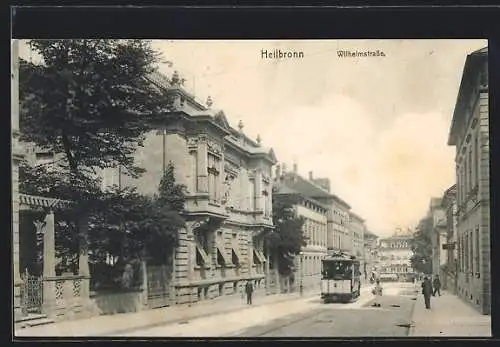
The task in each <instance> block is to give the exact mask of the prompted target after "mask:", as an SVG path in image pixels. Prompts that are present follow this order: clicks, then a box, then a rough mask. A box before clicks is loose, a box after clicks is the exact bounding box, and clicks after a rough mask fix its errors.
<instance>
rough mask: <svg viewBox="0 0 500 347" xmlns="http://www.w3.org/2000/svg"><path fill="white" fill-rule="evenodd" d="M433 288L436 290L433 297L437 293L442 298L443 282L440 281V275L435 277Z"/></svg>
mask: <svg viewBox="0 0 500 347" xmlns="http://www.w3.org/2000/svg"><path fill="white" fill-rule="evenodd" d="M432 286H433V287H434V290H433V291H432V296H436V293H438V295H439V296H441V280H440V279H439V275H436V276H435V277H434V281H433V283H432Z"/></svg>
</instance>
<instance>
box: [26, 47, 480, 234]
mask: <svg viewBox="0 0 500 347" xmlns="http://www.w3.org/2000/svg"><path fill="white" fill-rule="evenodd" d="M486 45H487V41H486V40H436V39H433V40H296V41H295V40H293V41H292V40H279V41H253V40H240V41H228V40H225V41H217V40H209V41H208V40H207V41H198V40H181V41H177V40H175V41H171V40H161V41H154V42H153V46H154V47H155V48H157V49H158V50H159V51H161V52H162V54H163V58H164V59H165V61H171V62H172V63H173V66H171V67H170V66H169V64H166V63H165V64H162V65H161V70H162V71H163V72H164V73H166V74H171V73H172V72H173V71H174V70H177V71H178V72H179V74H180V75H181V76H182V77H184V78H185V79H186V80H187V81H186V84H185V87H186V89H187V90H188V91H190V92H192V93H194V94H195V95H196V97H197V99H198V100H199V101H200V102H205V100H206V99H207V97H208V96H211V98H212V100H213V103H214V104H213V106H212V108H217V109H222V110H224V113H225V114H226V116H227V118H228V121H229V123H230V124H231V125H232V126H234V127H236V126H237V124H238V122H239V121H240V120H241V121H242V122H243V124H244V128H243V131H244V132H245V134H246V135H247V136H249V137H250V138H254V139H255V138H257V135H260V137H261V138H262V144H263V145H264V146H268V147H272V148H273V149H274V151H275V154H276V156H277V158H278V160H279V162H280V163H285V164H286V166H287V168H288V170H291V169H292V167H293V163H296V164H297V166H298V172H299V174H301V175H303V176H304V177H308V173H309V171H312V172H313V175H314V177H316V178H319V177H328V178H329V179H330V181H331V187H332V192H333V193H334V194H336V195H338V196H340V197H341V198H342V199H343V200H345V201H347V202H348V203H349V204H350V205H351V206H352V211H353V212H355V213H356V214H358V215H360V216H361V217H363V218H364V219H365V220H366V224H367V228H368V229H369V230H370V231H372V232H374V233H375V234H377V235H379V236H388V235H391V234H392V233H393V232H394V229H395V228H396V227H401V228H405V229H406V228H407V227H414V226H415V225H416V224H417V222H418V220H419V219H420V218H422V217H423V216H424V215H425V213H426V211H427V208H428V205H429V202H430V198H431V197H434V196H436V197H439V196H442V194H443V193H444V191H445V190H446V189H447V188H448V187H450V186H451V185H452V184H453V183H454V180H455V172H454V168H455V164H454V148H453V147H450V146H447V140H448V134H449V128H450V123H451V118H452V115H453V109H454V106H455V101H456V98H457V93H458V87H459V85H460V80H461V76H462V70H463V65H464V62H465V59H466V57H467V54H469V53H471V52H473V51H475V50H477V49H480V48H482V47H485V46H486ZM274 49H281V50H282V51H293V50H295V51H302V52H303V53H304V58H302V59H281V60H274V59H262V55H261V51H262V50H267V51H269V52H270V51H273V50H274ZM338 50H343V51H345V50H349V51H367V50H370V51H377V50H378V51H380V52H383V53H384V55H385V56H383V57H382V56H379V57H359V58H340V57H339V56H338V53H337V51H338ZM26 52H27V50H25V49H23V48H21V50H20V55H21V56H23V55H25V56H26V54H27V53H26Z"/></svg>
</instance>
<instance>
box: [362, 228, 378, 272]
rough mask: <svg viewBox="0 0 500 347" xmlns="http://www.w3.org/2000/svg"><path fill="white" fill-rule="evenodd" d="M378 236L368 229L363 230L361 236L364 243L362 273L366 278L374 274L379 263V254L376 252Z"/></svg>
mask: <svg viewBox="0 0 500 347" xmlns="http://www.w3.org/2000/svg"><path fill="white" fill-rule="evenodd" d="M377 239H378V236H377V235H375V234H374V233H372V232H370V231H369V230H365V233H364V237H363V245H364V251H363V254H364V268H362V270H361V271H362V272H363V275H365V276H366V278H368V279H369V278H370V277H371V276H372V274H376V272H377V271H378V265H379V254H378V244H377Z"/></svg>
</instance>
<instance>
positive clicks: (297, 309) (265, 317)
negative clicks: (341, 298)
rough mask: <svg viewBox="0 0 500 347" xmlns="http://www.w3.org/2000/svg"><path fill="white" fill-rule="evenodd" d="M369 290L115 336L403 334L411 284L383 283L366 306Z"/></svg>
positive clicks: (410, 311)
mask: <svg viewBox="0 0 500 347" xmlns="http://www.w3.org/2000/svg"><path fill="white" fill-rule="evenodd" d="M411 288H413V287H411ZM370 290H371V286H370V285H367V286H366V287H365V288H363V290H362V294H361V297H360V298H359V300H357V301H356V302H353V303H348V304H340V303H332V304H324V303H322V301H321V300H320V298H319V295H318V297H312V298H311V297H308V298H299V299H296V300H294V301H288V302H280V303H274V304H269V305H265V306H260V307H249V308H245V309H243V310H241V311H237V312H232V313H227V314H219V315H213V316H209V317H202V318H197V319H193V320H188V321H184V322H180V323H176V324H166V325H163V326H157V327H154V328H150V329H142V330H134V331H129V332H127V333H123V334H120V335H114V336H129V337H131V336H136V337H137V336H148V337H151V336H158V337H166V336H168V337H221V336H225V337H257V336H266V337H271V336H273V337H280V336H281V337H292V336H297V337H298V336H300V337H302V336H307V337H312V336H316V337H321V336H323V337H326V336H337V337H338V336H407V334H408V328H407V325H408V324H409V322H410V319H411V313H412V307H413V305H414V301H413V300H412V296H410V295H407V294H410V292H412V291H411V290H410V286H409V285H408V284H404V283H387V284H384V290H385V295H384V297H382V300H381V304H382V306H381V308H373V307H371V306H370V305H371V302H372V300H373V295H372V294H371V293H370ZM381 313H383V319H381ZM398 324H399V325H401V326H398Z"/></svg>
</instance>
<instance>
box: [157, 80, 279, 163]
mask: <svg viewBox="0 0 500 347" xmlns="http://www.w3.org/2000/svg"><path fill="white" fill-rule="evenodd" d="M148 77H149V80H150V81H151V82H153V83H154V84H155V85H157V86H158V87H160V88H164V89H166V90H168V91H170V92H178V93H180V94H182V95H183V96H184V97H186V98H187V99H188V100H189V101H190V102H191V104H192V105H193V106H195V108H196V109H197V110H194V111H189V113H187V114H188V116H189V117H192V118H194V119H196V118H201V119H203V118H206V119H209V120H210V121H211V122H212V123H213V124H215V125H216V126H218V127H219V128H221V129H222V130H223V131H225V132H226V135H230V134H232V135H233V136H235V137H236V138H243V139H244V141H238V140H237V139H233V138H232V137H231V136H226V137H225V140H226V141H227V142H229V143H232V144H233V145H234V146H236V147H238V148H241V149H242V150H244V151H245V152H247V153H248V154H250V155H263V156H266V157H267V158H268V159H269V160H270V161H271V162H272V163H273V164H275V163H277V162H278V160H277V158H276V155H275V153H274V151H273V149H272V148H269V147H264V146H261V145H260V144H259V143H257V142H256V141H254V140H252V139H250V138H249V137H248V136H246V135H245V134H243V133H242V132H240V131H238V130H236V129H234V128H232V127H231V126H230V125H229V122H228V121H227V118H226V115H225V113H224V111H223V110H221V109H212V108H210V107H205V106H204V105H202V104H201V103H199V102H198V101H197V100H196V99H195V96H194V95H191V94H189V93H188V92H187V91H186V90H185V89H184V88H182V86H181V85H173V84H172V83H171V81H170V80H169V78H168V77H167V76H165V75H164V74H162V73H161V72H159V71H154V72H152V73H151V74H150V75H149V76H148Z"/></svg>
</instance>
